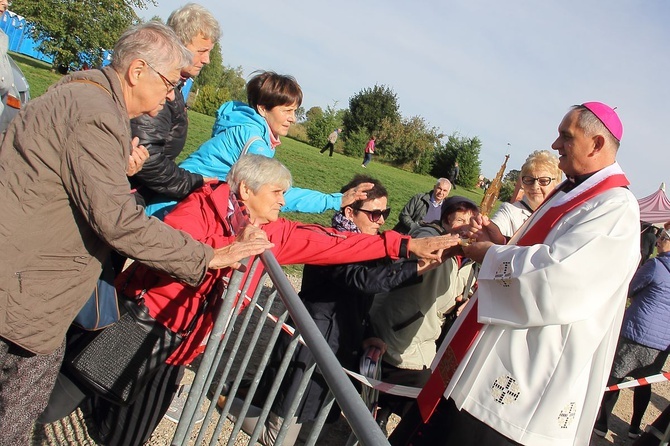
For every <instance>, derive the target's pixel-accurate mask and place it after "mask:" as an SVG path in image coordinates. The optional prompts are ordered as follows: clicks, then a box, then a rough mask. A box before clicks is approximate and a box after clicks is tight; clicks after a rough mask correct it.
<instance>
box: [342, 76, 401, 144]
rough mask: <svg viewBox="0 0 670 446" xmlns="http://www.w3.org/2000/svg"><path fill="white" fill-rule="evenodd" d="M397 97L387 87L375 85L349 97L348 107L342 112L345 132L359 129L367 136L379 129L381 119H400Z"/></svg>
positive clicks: (396, 120) (393, 121)
mask: <svg viewBox="0 0 670 446" xmlns="http://www.w3.org/2000/svg"><path fill="white" fill-rule="evenodd" d="M399 109H400V107H399V105H398V97H397V96H396V94H395V93H394V92H393V90H391V89H390V88H389V87H386V86H384V85H381V86H380V85H375V86H374V87H373V88H366V89H364V90H362V91H360V92H359V93H357V94H355V95H354V96H352V97H351V99H349V109H348V110H347V111H346V112H345V113H344V116H343V119H342V125H343V128H344V131H345V133H347V134H354V133H358V132H359V131H364V132H367V133H368V138H369V137H370V135H372V134H373V133H376V132H378V131H379V130H380V129H381V125H382V121H383V120H384V119H388V120H389V121H390V122H391V123H396V122H399V121H400V111H399Z"/></svg>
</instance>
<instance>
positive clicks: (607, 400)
mask: <svg viewBox="0 0 670 446" xmlns="http://www.w3.org/2000/svg"><path fill="white" fill-rule="evenodd" d="M623 380H624V378H614V377H610V379H609V380H608V381H607V387H609V386H613V385H615V384H619V383H621V382H623ZM619 392H620V391H619V390H615V391H613V392H605V394H604V395H603V400H602V402H601V403H600V412H599V413H598V420H597V421H596V427H598V428H600V429H606V428H607V421H608V419H609V416H610V415H611V414H612V411H613V410H614V405H615V404H616V401H617V399H618V398H619ZM649 401H651V386H650V385H646V386H638V387H635V388H634V389H633V415H632V416H631V419H630V431H631V432H634V431H636V430H638V429H639V428H640V424H641V423H642V417H643V416H644V412H645V411H646V410H647V406H648V405H649Z"/></svg>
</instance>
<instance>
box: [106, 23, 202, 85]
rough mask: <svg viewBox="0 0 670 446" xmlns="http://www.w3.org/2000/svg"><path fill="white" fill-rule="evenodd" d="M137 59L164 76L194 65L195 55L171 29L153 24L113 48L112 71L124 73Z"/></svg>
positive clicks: (134, 29)
mask: <svg viewBox="0 0 670 446" xmlns="http://www.w3.org/2000/svg"><path fill="white" fill-rule="evenodd" d="M136 59H142V60H144V61H145V62H147V63H149V64H150V65H151V66H152V67H153V68H155V69H156V70H158V71H160V72H161V73H167V72H169V71H173V70H180V71H181V70H182V69H183V68H186V67H188V66H189V65H191V62H192V60H193V55H192V54H191V52H190V51H189V50H188V49H186V47H185V46H184V45H182V44H181V43H179V39H178V38H177V35H176V34H175V32H174V31H173V30H172V28H170V27H168V26H166V25H163V24H162V23H160V22H156V21H150V22H146V23H142V24H140V25H137V26H133V27H132V28H129V29H128V30H126V32H124V33H123V35H122V36H121V37H120V38H119V40H118V41H117V42H116V45H114V52H113V53H112V68H114V70H115V71H116V72H117V73H123V72H124V71H126V70H127V69H128V67H129V66H130V64H131V63H132V61H133V60H136Z"/></svg>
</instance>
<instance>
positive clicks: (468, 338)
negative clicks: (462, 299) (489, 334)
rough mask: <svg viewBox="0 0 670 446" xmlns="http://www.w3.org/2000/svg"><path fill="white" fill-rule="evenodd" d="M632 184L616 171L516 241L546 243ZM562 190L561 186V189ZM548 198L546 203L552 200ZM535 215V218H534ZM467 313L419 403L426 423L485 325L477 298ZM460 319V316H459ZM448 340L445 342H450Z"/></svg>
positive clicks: (550, 212) (547, 214) (541, 219)
mask: <svg viewBox="0 0 670 446" xmlns="http://www.w3.org/2000/svg"><path fill="white" fill-rule="evenodd" d="M629 184H630V183H629V181H628V179H627V178H626V176H625V175H623V174H615V175H612V176H609V177H607V178H605V179H604V180H603V181H601V182H600V183H598V184H596V185H594V186H593V187H591V188H589V189H587V190H585V191H583V192H581V193H580V194H578V195H575V196H574V197H572V198H571V199H570V200H568V201H567V202H565V203H563V204H561V205H558V206H554V207H552V208H550V209H549V210H547V211H546V212H545V213H544V215H542V216H541V217H539V218H538V219H537V221H535V222H532V225H531V226H530V227H529V228H527V229H526V231H525V233H524V234H523V235H522V236H521V237H520V238H519V240H518V241H517V242H516V245H518V246H532V245H536V244H539V243H543V242H544V240H545V239H546V237H547V235H548V234H549V232H551V230H552V229H553V228H554V227H555V226H556V224H557V223H558V222H559V221H560V220H561V218H562V217H563V216H564V215H566V214H567V213H568V212H570V211H572V210H573V209H575V208H576V207H578V206H580V205H582V204H583V203H584V202H586V201H587V200H589V199H591V198H593V197H595V196H597V195H599V194H601V193H603V192H605V191H607V190H609V189H613V188H615V187H622V186H628V185H629ZM557 189H558V188H557ZM550 199H551V197H548V198H547V200H546V201H545V204H546V203H547V202H548V201H550ZM531 218H532V217H531ZM470 307H471V308H468V309H466V312H465V314H463V315H461V318H463V320H462V321H457V322H456V325H455V326H454V327H453V329H452V330H455V333H453V335H452V336H447V340H449V344H448V346H447V348H446V350H445V351H444V353H443V354H442V357H441V358H440V360H439V362H438V364H437V368H436V369H435V370H434V371H433V373H432V374H431V376H430V378H429V379H428V382H427V383H426V385H425V386H424V387H423V389H422V390H421V392H420V393H419V396H417V398H416V401H417V404H418V406H419V411H420V413H421V418H422V419H423V422H424V423H426V422H427V421H428V419H429V418H430V416H431V415H432V414H433V412H434V411H435V408H436V407H437V405H438V403H439V402H440V399H441V398H442V395H443V394H444V391H445V390H446V389H447V386H448V385H449V383H450V382H451V379H452V378H453V376H454V374H455V373H456V369H458V366H459V364H460V363H461V362H462V361H463V358H465V355H466V354H467V352H468V350H469V349H470V347H471V346H472V344H473V343H474V341H475V339H476V338H477V335H478V334H479V332H480V331H481V329H482V327H483V324H480V323H479V322H478V321H477V313H478V312H477V299H476V298H475V299H473V302H471V303H470ZM459 319H460V318H459ZM447 340H445V342H447Z"/></svg>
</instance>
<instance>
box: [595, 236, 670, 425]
mask: <svg viewBox="0 0 670 446" xmlns="http://www.w3.org/2000/svg"><path fill="white" fill-rule="evenodd" d="M656 249H657V250H658V255H657V256H656V257H654V258H653V259H651V260H648V261H646V262H645V263H644V264H643V265H642V266H641V267H640V268H639V269H638V270H637V272H636V273H635V276H633V280H632V281H631V283H630V287H629V291H628V297H630V300H631V303H630V306H629V307H628V308H627V309H626V314H625V315H624V319H623V324H622V326H621V334H620V336H619V343H618V345H617V350H616V354H615V356H614V363H613V364H612V371H611V372H610V378H609V381H608V382H607V385H608V386H613V385H615V384H619V383H620V382H622V381H623V380H624V378H626V377H627V376H631V377H633V378H635V379H639V378H645V377H647V376H650V375H656V374H658V373H660V372H661V370H662V368H663V365H664V364H665V361H666V360H667V358H668V351H669V350H670V230H667V229H664V230H663V231H661V233H660V235H659V236H658V239H656ZM618 396H619V391H614V392H605V395H604V397H603V400H602V403H601V405H600V413H599V415H598V419H597V421H596V424H595V427H594V429H593V431H594V432H595V433H596V434H597V435H599V436H601V437H604V436H605V435H606V434H607V419H608V418H609V415H610V414H611V413H612V410H613V409H614V404H615V403H616V400H617V398H618ZM650 400H651V386H649V385H646V386H638V387H635V390H634V392H633V415H632V417H631V422H630V428H629V429H628V436H629V437H630V438H636V437H638V436H639V435H640V434H641V432H642V431H641V430H640V423H641V422H642V416H643V415H644V412H645V410H646V409H647V406H648V405H649V401H650Z"/></svg>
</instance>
